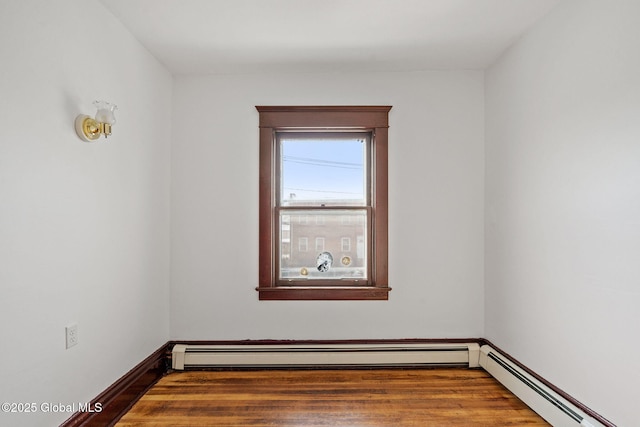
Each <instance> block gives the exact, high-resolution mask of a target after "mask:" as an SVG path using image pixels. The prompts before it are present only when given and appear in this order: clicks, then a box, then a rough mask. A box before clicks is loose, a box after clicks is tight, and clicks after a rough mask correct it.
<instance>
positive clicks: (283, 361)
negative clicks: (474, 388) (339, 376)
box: [171, 339, 480, 370]
mask: <svg viewBox="0 0 640 427" xmlns="http://www.w3.org/2000/svg"><path fill="white" fill-rule="evenodd" d="M479 358H480V346H479V345H478V343H477V340H475V339H468V340H456V342H452V340H385V341H383V342H372V341H366V342H365V341H334V342H330V343H320V342H318V341H314V342H301V341H295V342H292V341H287V342H271V341H269V342H265V341H262V342H256V341H244V342H242V343H240V344H238V343H233V344H229V343H225V344H221V343H219V342H218V343H213V342H209V343H207V344H202V343H199V344H185V343H179V344H175V345H174V346H173V349H172V363H171V366H172V368H173V369H175V370H207V369H213V370H215V369H229V368H232V369H234V368H239V369H242V368H253V369H274V368H276V369H287V368H303V369H323V368H331V369H342V368H344V369H354V368H355V369H357V368H372V367H385V368H389V367H436V366H461V367H462V366H464V367H479V365H478V360H479Z"/></svg>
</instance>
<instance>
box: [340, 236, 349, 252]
mask: <svg viewBox="0 0 640 427" xmlns="http://www.w3.org/2000/svg"><path fill="white" fill-rule="evenodd" d="M349 251H351V238H349V237H343V238H342V252H349Z"/></svg>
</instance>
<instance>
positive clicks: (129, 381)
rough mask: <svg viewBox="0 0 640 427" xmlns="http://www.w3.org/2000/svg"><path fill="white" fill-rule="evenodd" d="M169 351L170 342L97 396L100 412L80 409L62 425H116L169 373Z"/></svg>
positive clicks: (94, 401)
mask: <svg viewBox="0 0 640 427" xmlns="http://www.w3.org/2000/svg"><path fill="white" fill-rule="evenodd" d="M168 351H170V347H169V343H166V344H164V345H163V346H162V347H160V348H159V349H158V350H156V351H155V352H154V353H153V354H151V355H150V356H149V357H147V358H146V359H145V360H143V361H142V362H140V363H139V364H138V365H137V366H136V367H134V368H133V369H131V370H130V371H129V372H127V373H126V374H125V375H123V376H122V377H121V378H120V379H119V380H118V381H116V382H115V383H113V384H112V385H111V386H110V387H109V388H107V389H106V390H105V391H103V392H102V393H100V394H99V395H98V396H97V397H96V398H95V399H93V400H92V401H91V405H90V407H91V408H95V407H96V404H97V403H99V404H100V405H98V406H97V407H100V406H101V408H102V410H101V411H100V412H76V413H74V414H73V415H72V416H71V417H70V418H69V419H67V420H66V421H65V422H64V423H62V424H61V425H60V427H79V426H113V425H114V424H115V423H116V422H117V421H118V420H119V419H120V418H121V417H122V416H123V415H124V414H126V413H127V411H128V410H129V409H130V408H131V407H132V406H133V404H134V403H135V402H136V401H138V399H140V397H142V395H144V394H145V393H146V392H147V390H148V389H149V388H151V386H153V385H154V384H155V383H156V382H157V381H158V380H159V379H160V378H162V376H163V375H164V374H165V373H166V372H167V367H168V365H167V354H168V353H167V352H168Z"/></svg>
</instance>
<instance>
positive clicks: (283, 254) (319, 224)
mask: <svg viewBox="0 0 640 427" xmlns="http://www.w3.org/2000/svg"><path fill="white" fill-rule="evenodd" d="M279 226H280V232H279V236H280V238H279V243H280V244H279V252H280V253H279V266H278V271H279V279H280V280H305V279H309V280H327V279H328V280H342V279H350V280H367V279H368V277H367V263H368V260H367V254H368V250H367V230H368V227H367V210H366V209H349V210H340V209H318V210H289V209H287V210H282V211H280V220H279Z"/></svg>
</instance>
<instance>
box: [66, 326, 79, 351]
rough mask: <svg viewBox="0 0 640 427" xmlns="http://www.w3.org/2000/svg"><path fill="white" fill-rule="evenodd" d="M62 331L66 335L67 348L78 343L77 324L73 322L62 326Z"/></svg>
mask: <svg viewBox="0 0 640 427" xmlns="http://www.w3.org/2000/svg"><path fill="white" fill-rule="evenodd" d="M64 331H65V333H66V336H67V348H68V349H69V348H71V347H73V346H74V345H76V344H78V325H77V324H75V323H74V324H73V325H69V326H67V327H65V328H64Z"/></svg>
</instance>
